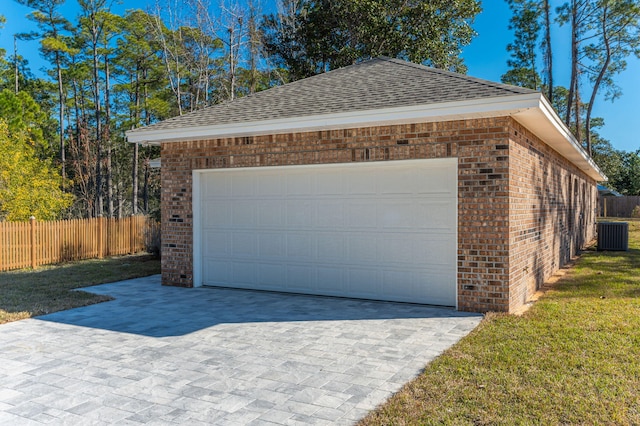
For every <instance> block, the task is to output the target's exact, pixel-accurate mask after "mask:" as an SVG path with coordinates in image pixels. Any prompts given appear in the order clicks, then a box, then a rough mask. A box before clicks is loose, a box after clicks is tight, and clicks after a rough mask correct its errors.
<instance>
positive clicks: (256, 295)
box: [38, 275, 479, 337]
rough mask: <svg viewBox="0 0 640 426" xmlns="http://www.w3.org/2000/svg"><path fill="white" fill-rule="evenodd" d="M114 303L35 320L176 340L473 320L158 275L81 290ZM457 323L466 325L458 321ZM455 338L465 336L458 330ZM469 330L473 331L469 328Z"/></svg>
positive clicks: (443, 311)
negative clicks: (250, 326)
mask: <svg viewBox="0 0 640 426" xmlns="http://www.w3.org/2000/svg"><path fill="white" fill-rule="evenodd" d="M82 290H84V291H88V292H91V293H96V294H105V295H109V296H112V297H114V298H115V300H114V301H110V302H105V303H100V304H97V305H91V306H85V307H82V308H77V309H72V310H68V311H63V312H57V313H54V314H50V315H45V316H41V317H38V319H39V320H42V321H52V322H58V323H63V324H70V325H77V326H83V327H92V328H98V329H104V330H111V331H117V332H123V333H131V334H139V335H144V336H149V337H168V336H182V335H186V334H189V333H192V332H195V331H198V330H202V329H206V328H209V327H212V326H215V325H218V324H233V323H264V322H297V321H345V320H346V321H348V320H354V321H355V320H385V319H408V318H422V319H429V318H433V319H434V320H435V319H438V321H439V322H442V320H443V319H446V318H451V319H454V318H461V317H479V315H478V314H472V313H465V312H457V311H455V310H454V309H450V308H441V307H432V306H424V305H413V304H407V303H392V302H377V301H367V300H356V299H342V298H336V297H322V296H306V295H299V294H286V293H272V292H264V291H251V290H237V289H225V288H178V287H167V286H162V285H161V281H160V276H159V275H155V276H152V277H145V278H138V279H134V280H128V281H122V282H117V283H113V284H103V285H99V286H94V287H87V288H84V289H82ZM462 324H468V323H467V322H463V323H462ZM461 327H462V328H463V329H461V330H460V333H461V335H464V334H466V333H468V332H469V329H467V327H466V326H461ZM471 328H473V327H471Z"/></svg>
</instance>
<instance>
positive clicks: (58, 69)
mask: <svg viewBox="0 0 640 426" xmlns="http://www.w3.org/2000/svg"><path fill="white" fill-rule="evenodd" d="M60 62H61V61H60V53H58V52H56V74H57V78H58V101H59V104H58V109H59V111H58V113H59V120H60V165H61V169H62V170H61V174H62V190H63V191H64V187H65V184H66V180H67V158H66V153H65V147H64V103H65V102H64V101H65V95H64V86H63V83H62V66H61V64H60Z"/></svg>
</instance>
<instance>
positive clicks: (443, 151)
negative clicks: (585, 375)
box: [162, 117, 595, 312]
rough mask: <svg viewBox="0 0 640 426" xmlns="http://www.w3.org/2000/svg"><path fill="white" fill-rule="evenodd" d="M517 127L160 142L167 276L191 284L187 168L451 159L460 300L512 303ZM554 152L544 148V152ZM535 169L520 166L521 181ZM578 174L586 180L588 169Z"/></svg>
mask: <svg viewBox="0 0 640 426" xmlns="http://www.w3.org/2000/svg"><path fill="white" fill-rule="evenodd" d="M518 126H519V125H518V124H517V123H515V122H514V121H512V120H511V119H510V118H507V117H502V118H493V119H476V120H460V121H449V122H440V123H421V124H408V125H396V126H381V127H371V128H361V129H347V130H332V131H317V132H306V133H293V134H281V135H267V136H255V137H238V138H226V139H217V140H199V141H187V142H173V143H164V144H162V188H163V192H162V235H163V247H162V251H163V252H162V279H163V284H166V285H178V286H187V287H189V286H191V285H192V284H193V274H192V262H193V259H192V244H193V230H192V210H191V209H192V195H191V187H192V185H191V184H192V176H191V172H192V170H196V169H212V168H225V167H259V166H280V165H294V164H295V165H298V164H324V163H348V162H359V161H386V160H405V159H426V158H443V157H457V158H458V167H459V171H458V307H459V309H461V310H468V311H479V312H486V311H508V310H510V309H514V308H515V307H516V306H517V305H518V303H521V302H519V301H520V300H523V298H526V297H527V296H526V295H527V294H529V293H526V292H525V293H524V294H525V295H524V296H523V295H522V292H523V290H522V288H523V284H522V283H523V282H524V283H527V282H528V281H527V280H530V278H529V275H530V273H525V274H523V273H522V270H524V266H522V265H521V263H522V262H525V263H526V262H530V260H523V259H521V257H522V256H524V257H526V255H527V252H526V250H524V249H522V250H520V249H519V250H516V252H517V254H514V253H513V252H512V253H510V248H512V246H514V244H516V243H517V245H518V248H519V247H521V245H520V242H519V240H517V238H515V236H516V235H519V232H521V230H520V228H522V227H524V229H529V228H530V227H531V224H530V223H528V222H527V221H530V220H531V219H530V218H529V217H528V216H527V214H526V213H522V212H520V210H518V209H514V206H513V203H510V201H509V196H510V195H511V196H513V195H514V194H516V192H517V191H515V190H514V189H513V188H510V185H512V186H513V185H523V186H525V187H526V186H527V184H526V181H525V180H523V181H522V182H520V181H519V180H518V179H520V178H518V179H514V178H512V177H511V175H512V174H513V173H514V169H513V165H512V164H511V162H510V154H511V152H513V153H514V154H517V155H519V157H518V158H519V159H520V160H518V161H521V162H526V161H527V159H528V158H529V157H527V154H526V152H525V153H524V154H523V153H520V151H521V150H522V149H523V148H518V147H519V146H521V143H520V142H518V141H519V139H518V138H517V137H515V136H514V133H515V131H517V130H516V129H519V127H518ZM518 131H519V132H522V130H518ZM519 134H521V133H519ZM537 143H539V141H537ZM525 151H526V150H525ZM553 157H554V154H553V153H552V152H551V151H550V152H549V153H548V158H553ZM555 157H558V156H557V155H555ZM558 167H567V168H568V170H569V169H571V168H570V166H569V165H568V164H567V163H566V161H565V162H563V161H561V160H560V159H557V161H555V162H553V161H552V162H551V163H550V166H549V169H550V170H551V169H553V170H555V169H556V168H558ZM523 170H525V169H523ZM536 170H537V169H536ZM576 172H577V170H569V171H567V173H576ZM535 173H537V172H528V173H524V174H523V176H522V179H525V178H526V177H527V176H533V175H534V174H535ZM554 173H555V172H554ZM558 173H560V172H558ZM560 174H561V175H562V173H560ZM514 176H515V174H514ZM534 177H535V176H534ZM580 179H582V181H584V177H581V178H580ZM518 182H520V183H518ZM591 183H593V182H591ZM514 188H515V186H514ZM514 191H515V192H514ZM531 191H532V192H531V194H537V192H535V190H533V189H532V190H531ZM593 200H594V201H595V198H594V199H593ZM542 201H546V200H542ZM529 204H531V203H529ZM526 209H530V207H526V208H525V209H524V210H526ZM576 211H577V210H576ZM510 213H513V214H515V215H519V216H516V221H517V224H516V222H514V221H513V220H510V217H509V214H510ZM554 220H555V219H554ZM545 230H548V229H547V228H545ZM588 237H589V236H588V235H585V236H584V238H588ZM545 238H546V237H545ZM527 247H529V246H527ZM552 247H553V249H551V250H549V251H548V252H545V254H544V255H543V257H544V259H545V260H544V262H543V263H544V264H545V265H547V264H548V265H555V268H556V269H557V267H558V266H559V265H560V264H562V262H560V261H559V260H553V259H555V258H554V256H555V255H554V253H555V252H554V250H555V249H556V248H557V247H556V246H552ZM527 259H528V258H527ZM549 259H551V260H549ZM510 262H511V263H513V265H518V266H513V265H510ZM554 262H555V263H554ZM552 268H553V266H549V267H548V268H547V269H544V270H543V272H542V275H541V276H547V275H548V274H547V273H546V271H547V270H551V269H552ZM518 271H520V272H518ZM516 272H518V273H516ZM545 274H546V275H545ZM514 280H515V281H514ZM510 283H511V286H512V287H513V289H510V288H509V286H510Z"/></svg>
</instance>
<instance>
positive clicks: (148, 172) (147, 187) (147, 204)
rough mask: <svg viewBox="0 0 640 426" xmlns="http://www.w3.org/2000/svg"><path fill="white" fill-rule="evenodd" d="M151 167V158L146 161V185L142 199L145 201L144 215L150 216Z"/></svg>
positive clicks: (144, 185)
mask: <svg viewBox="0 0 640 426" xmlns="http://www.w3.org/2000/svg"><path fill="white" fill-rule="evenodd" d="M150 175H151V173H150V166H149V158H148V156H147V158H146V159H145V160H144V184H143V187H142V199H143V203H144V204H143V206H144V207H143V208H144V213H145V214H149V177H150Z"/></svg>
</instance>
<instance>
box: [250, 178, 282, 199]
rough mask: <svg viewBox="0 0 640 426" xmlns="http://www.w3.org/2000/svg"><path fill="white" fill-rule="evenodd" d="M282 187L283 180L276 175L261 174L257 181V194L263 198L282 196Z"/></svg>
mask: <svg viewBox="0 0 640 426" xmlns="http://www.w3.org/2000/svg"><path fill="white" fill-rule="evenodd" d="M283 185H284V179H283V177H282V176H280V175H279V174H278V173H275V172H269V173H263V174H262V175H261V176H260V177H259V179H257V191H256V192H257V193H258V194H260V196H263V197H265V196H266V197H269V196H276V197H280V196H281V195H282V189H283Z"/></svg>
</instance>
